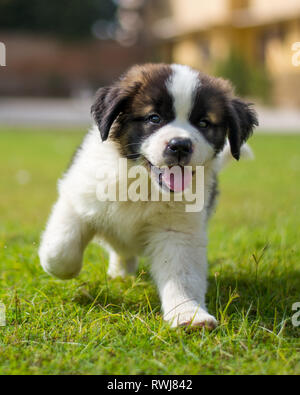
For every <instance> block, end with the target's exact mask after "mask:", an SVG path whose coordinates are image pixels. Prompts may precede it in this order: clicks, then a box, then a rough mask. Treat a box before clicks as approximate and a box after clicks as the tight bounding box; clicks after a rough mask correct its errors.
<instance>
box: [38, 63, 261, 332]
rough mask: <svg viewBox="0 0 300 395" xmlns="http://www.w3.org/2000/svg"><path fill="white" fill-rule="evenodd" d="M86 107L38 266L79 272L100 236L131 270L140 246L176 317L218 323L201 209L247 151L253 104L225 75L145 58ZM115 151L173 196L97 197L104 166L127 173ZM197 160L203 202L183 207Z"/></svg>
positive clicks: (57, 272)
mask: <svg viewBox="0 0 300 395" xmlns="http://www.w3.org/2000/svg"><path fill="white" fill-rule="evenodd" d="M91 112H92V115H93V118H94V120H95V125H94V127H92V129H91V130H90V131H89V132H88V133H87V135H86V137H85V139H84V141H83V143H82V145H81V146H80V147H79V149H78V150H77V152H76V154H75V156H74V158H73V161H72V164H71V166H70V167H69V169H68V170H67V171H66V173H65V174H64V176H63V177H62V179H61V180H60V181H59V185H58V189H59V197H58V200H57V202H56V203H55V205H54V207H53V209H52V213H51V215H50V218H49V221H48V224H47V226H46V230H45V231H44V233H43V235H42V239H41V245H40V249H39V256H40V261H41V264H42V267H43V268H44V270H45V271H46V272H47V273H49V274H51V275H53V276H55V277H58V278H60V279H70V278H73V277H76V276H77V275H78V274H79V272H80V270H81V267H82V259H83V253H84V250H85V247H86V246H87V244H88V243H89V242H90V241H91V240H92V239H93V238H97V239H100V240H101V242H102V243H103V245H104V246H105V247H106V248H107V250H108V252H109V268H108V274H109V276H110V277H112V278H114V277H117V276H125V275H126V274H127V273H134V272H135V270H136V269H137V264H138V257H139V256H146V257H148V258H149V260H150V265H151V273H152V275H153V278H154V281H155V283H156V285H157V288H158V292H159V295H160V298H161V303H162V311H163V316H164V319H165V320H166V321H168V322H169V323H170V325H171V326H172V327H177V326H191V327H192V326H194V327H207V328H214V327H215V326H216V325H217V321H216V319H215V318H214V317H213V316H212V315H210V314H209V313H208V312H207V310H206V307H205V293H206V287H207V280H206V275H207V274H206V272H207V229H206V228H207V219H208V217H209V214H210V212H211V211H212V209H213V207H214V203H215V198H216V194H217V173H218V171H219V169H220V167H221V165H222V164H223V163H224V162H225V161H226V160H227V159H228V157H229V156H233V157H234V158H235V159H236V160H238V159H239V158H240V156H241V154H243V153H244V154H247V153H248V154H250V153H251V151H250V148H249V147H247V145H246V144H244V142H245V141H246V140H247V138H248V137H249V136H250V135H251V133H252V131H253V129H254V127H255V126H256V125H258V121H257V117H256V114H255V112H254V110H253V109H251V107H250V105H249V104H248V103H245V102H244V101H242V100H241V99H239V98H237V97H235V96H234V93H233V90H232V87H231V85H230V83H229V82H227V81H225V80H223V79H220V78H214V77H210V76H208V75H206V74H204V73H201V72H199V71H196V70H194V69H192V68H190V67H187V66H183V65H177V64H172V65H167V64H146V65H142V66H134V67H132V68H131V69H130V70H129V71H128V72H127V73H126V74H125V75H124V76H122V77H121V78H120V79H119V80H118V81H116V82H115V83H114V84H112V85H111V86H107V87H103V88H100V89H99V90H98V92H97V94H96V99H95V102H94V104H93V106H92V109H91ZM243 144H244V145H243ZM120 159H123V160H124V159H127V162H126V163H127V166H128V168H131V167H132V166H135V165H137V164H138V165H141V166H144V168H145V169H147V174H148V176H149V177H148V178H149V180H148V182H149V184H151V185H152V186H153V187H154V188H157V189H159V190H160V192H161V193H162V194H163V193H165V192H169V196H170V199H169V201H164V200H163V199H159V201H152V200H151V199H150V198H149V199H148V200H146V199H143V200H140V201H131V200H130V199H128V200H127V201H126V199H122V201H120V199H116V201H110V200H106V201H105V200H103V199H101V198H99V193H98V191H99V186H100V187H101V183H104V179H103V178H101V172H102V171H103V172H104V171H105V172H106V179H105V182H106V183H108V184H114V186H116V187H117V188H120V182H124V181H125V180H122V177H123V178H124V176H122V175H120V174H119V177H115V176H114V175H115V171H118V170H116V169H117V168H118V162H119V160H120ZM171 166H178V167H179V168H180V169H183V168H184V167H186V166H190V167H191V168H192V169H193V171H192V172H191V173H189V174H188V175H187V176H185V175H184V176H183V175H180V176H178V175H176V174H175V175H174V176H173V178H172V177H171V176H169V175H167V174H166V169H167V170H168V169H169V168H170V167H171ZM197 166H202V168H204V182H203V188H204V206H203V209H202V210H201V211H199V212H187V210H186V202H185V201H184V199H183V200H182V201H176V199H175V198H174V197H175V196H176V194H177V192H178V191H181V192H182V191H184V190H185V189H186V188H187V187H188V186H190V185H191V184H193V183H194V182H195V178H196V172H195V171H194V170H195V168H196V167H197ZM110 171H111V176H110ZM158 173H159V175H158V176H155V175H157V174H158ZM124 174H125V173H124ZM151 174H152V175H151ZM153 174H154V176H153ZM99 175H100V176H99ZM126 181H128V185H129V184H130V180H126ZM178 181H180V183H179V184H181V185H180V186H179V187H178V186H177V187H176V188H175V185H176V182H177V184H178ZM126 185H127V184H126ZM110 186H112V185H110ZM100 190H101V188H100Z"/></svg>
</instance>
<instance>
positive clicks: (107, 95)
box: [91, 85, 137, 141]
mask: <svg viewBox="0 0 300 395" xmlns="http://www.w3.org/2000/svg"><path fill="white" fill-rule="evenodd" d="M136 89H137V85H133V86H131V87H127V88H126V89H125V88H122V87H120V86H118V85H112V86H107V87H103V88H100V89H99V90H98V91H97V93H96V99H95V102H94V104H93V105H92V108H91V113H92V115H93V118H94V120H95V122H96V124H97V126H98V129H99V131H100V135H101V138H102V141H105V140H106V139H107V137H108V134H109V131H110V128H111V126H112V124H113V122H114V121H115V119H116V118H117V116H118V115H119V114H120V113H121V112H122V110H123V109H124V108H125V107H126V105H127V103H128V102H129V100H130V98H132V96H133V94H134V92H135V90H136Z"/></svg>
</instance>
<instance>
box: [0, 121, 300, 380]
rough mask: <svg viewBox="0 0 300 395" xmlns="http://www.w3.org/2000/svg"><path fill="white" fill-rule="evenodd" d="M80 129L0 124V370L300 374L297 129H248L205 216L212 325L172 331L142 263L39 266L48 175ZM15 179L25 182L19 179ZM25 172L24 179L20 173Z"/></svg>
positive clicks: (99, 257)
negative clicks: (133, 270) (2, 318)
mask: <svg viewBox="0 0 300 395" xmlns="http://www.w3.org/2000/svg"><path fill="white" fill-rule="evenodd" d="M82 136H83V133H82V132H78V131H77V132H63V131H60V132H59V131H50V130H49V131H43V132H42V133H39V132H38V131H34V130H27V131H22V130H17V129H15V130H14V129H11V130H3V128H2V130H1V133H0V174H1V177H0V265H1V267H0V300H2V301H3V302H4V303H5V305H6V308H7V326H6V327H1V328H0V373H2V374H95V373H96V374H215V373H219V374H242V373H244V374H255V373H257V374H267V373H268V374H288V373H290V374H300V361H299V351H300V338H299V335H300V327H298V328H295V327H293V326H292V323H291V316H292V314H293V313H292V305H293V303H295V302H299V301H300V264H299V262H300V253H299V229H300V218H299V212H300V199H299V195H300V184H299V180H300V155H299V152H300V136H275V135H274V136H272V135H270V136H263V135H259V136H255V137H253V138H252V139H251V145H252V147H253V148H254V151H255V153H256V160H255V161H253V162H240V163H232V164H231V165H230V166H229V167H228V168H227V169H226V170H225V171H224V172H223V173H222V175H221V190H222V194H221V197H220V200H219V205H218V208H217V212H216V215H215V216H214V218H213V220H212V221H211V223H210V245H209V262H210V270H209V291H208V295H207V300H208V307H209V311H210V312H211V313H212V314H214V315H216V316H217V318H218V319H219V321H220V326H219V327H218V328H217V329H216V330H214V331H213V332H211V333H208V332H205V331H204V330H199V331H194V332H191V333H187V332H186V331H185V330H184V329H182V328H180V329H176V330H171V329H170V328H169V327H168V325H167V324H165V323H164V322H163V321H162V319H161V314H160V303H159V299H158V296H157V293H156V289H155V287H154V284H153V282H152V280H151V278H150V276H149V268H148V267H147V265H146V264H145V263H142V265H141V268H140V271H139V273H138V275H137V277H136V278H128V279H126V280H113V281H107V278H106V275H105V271H106V268H107V255H106V253H105V252H104V251H102V250H101V249H100V248H99V247H98V246H97V245H90V246H89V247H88V249H87V251H86V254H85V259H84V261H85V262H84V268H83V271H82V273H81V275H80V276H79V277H78V278H77V279H75V280H72V281H69V282H62V281H59V280H54V279H52V278H50V277H49V276H48V275H46V274H45V273H44V272H43V271H42V269H41V268H40V266H39V260H38V257H37V248H38V243H39V236H40V233H41V231H42V228H43V226H44V224H45V222H46V219H47V216H48V214H49V210H50V207H51V204H52V203H53V202H54V199H55V197H56V186H55V185H56V180H57V178H58V177H59V176H60V175H61V173H62V171H63V170H64V169H65V168H66V166H67V164H68V162H69V160H70V156H71V154H72V152H73V150H74V148H75V147H76V145H77V144H78V143H79V142H80V141H81V139H82ZM20 182H21V183H20ZM24 182H25V183H24Z"/></svg>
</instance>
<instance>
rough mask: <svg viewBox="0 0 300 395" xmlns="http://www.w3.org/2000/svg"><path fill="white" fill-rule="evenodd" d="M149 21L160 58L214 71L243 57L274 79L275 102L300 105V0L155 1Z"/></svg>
mask: <svg viewBox="0 0 300 395" xmlns="http://www.w3.org/2000/svg"><path fill="white" fill-rule="evenodd" d="M149 3H151V6H150V4H149V9H148V13H147V15H148V23H149V24H151V26H152V34H153V38H154V40H155V42H156V44H155V45H156V48H157V51H158V53H159V57H160V58H161V59H162V60H164V61H166V62H170V61H172V62H178V63H184V64H189V65H191V66H193V67H196V68H199V69H202V70H204V71H207V72H213V71H214V69H215V66H216V64H217V63H219V62H222V61H224V60H225V59H226V58H228V57H229V56H230V53H231V51H233V50H234V51H235V52H237V53H239V54H240V55H241V56H243V58H244V59H245V61H246V62H247V64H248V65H249V66H250V68H262V67H264V68H265V70H266V71H267V74H268V76H269V77H270V78H271V80H272V101H273V103H275V104H279V105H287V106H290V105H292V106H295V105H297V106H299V105H300V66H299V67H296V66H294V65H293V64H292V56H293V51H292V45H293V43H295V42H299V41H300V1H299V0H272V1H270V0H209V1H200V0H166V1H159V0H152V1H151V2H149Z"/></svg>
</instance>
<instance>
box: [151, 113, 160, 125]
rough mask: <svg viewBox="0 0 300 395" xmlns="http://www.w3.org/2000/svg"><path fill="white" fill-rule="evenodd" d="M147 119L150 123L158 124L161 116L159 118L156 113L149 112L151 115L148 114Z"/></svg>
mask: <svg viewBox="0 0 300 395" xmlns="http://www.w3.org/2000/svg"><path fill="white" fill-rule="evenodd" d="M148 121H149V122H151V123H154V124H156V125H158V124H159V123H160V122H161V118H160V116H159V115H157V114H151V115H149V117H148Z"/></svg>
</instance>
